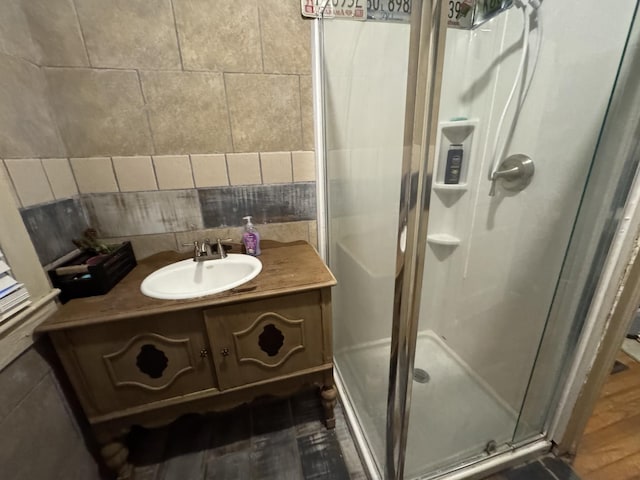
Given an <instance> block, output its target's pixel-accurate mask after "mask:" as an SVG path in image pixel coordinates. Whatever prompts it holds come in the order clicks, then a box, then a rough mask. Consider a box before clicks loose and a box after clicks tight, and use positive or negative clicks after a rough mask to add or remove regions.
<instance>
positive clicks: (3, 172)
mask: <svg viewBox="0 0 640 480" xmlns="http://www.w3.org/2000/svg"><path fill="white" fill-rule="evenodd" d="M0 176H3V177H4V179H5V182H6V183H7V186H8V187H9V191H10V192H11V195H12V196H13V199H14V200H15V202H16V207H18V208H20V207H21V206H22V204H21V203H20V199H19V198H18V194H17V193H16V189H15V188H13V182H12V181H11V177H10V176H9V171H8V170H7V167H5V166H4V162H3V161H2V160H0Z"/></svg>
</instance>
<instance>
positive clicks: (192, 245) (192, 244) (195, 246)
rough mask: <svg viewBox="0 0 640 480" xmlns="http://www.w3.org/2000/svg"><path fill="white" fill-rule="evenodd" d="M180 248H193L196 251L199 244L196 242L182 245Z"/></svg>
mask: <svg viewBox="0 0 640 480" xmlns="http://www.w3.org/2000/svg"><path fill="white" fill-rule="evenodd" d="M182 246H183V247H194V248H195V249H198V248H200V242H198V241H197V240H196V241H195V242H188V243H183V244H182Z"/></svg>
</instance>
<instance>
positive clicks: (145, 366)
mask: <svg viewBox="0 0 640 480" xmlns="http://www.w3.org/2000/svg"><path fill="white" fill-rule="evenodd" d="M53 340H54V344H55V346H56V349H57V350H58V352H61V353H62V355H63V358H62V360H63V363H64V365H65V369H66V371H67V372H68V373H70V374H71V373H72V375H71V378H72V380H73V378H74V377H75V378H77V380H78V381H76V382H75V383H76V384H77V385H76V390H78V387H79V389H80V390H82V391H83V395H82V396H83V397H85V401H83V402H82V403H83V407H84V409H85V412H86V413H87V414H88V415H89V416H90V417H93V416H98V415H107V414H110V413H113V412H118V411H124V410H126V409H128V408H131V407H135V406H138V405H148V406H151V405H152V404H153V403H154V402H158V401H161V400H165V399H170V398H175V397H180V396H182V395H187V394H189V393H193V392H199V391H203V390H210V389H215V388H216V387H217V381H216V378H215V370H214V368H213V365H212V362H211V359H210V358H209V357H208V355H201V352H207V351H208V348H209V347H208V340H207V334H206V330H205V328H204V324H203V322H202V313H201V312H199V311H193V310H191V311H186V312H176V313H167V314H163V315H157V316H152V317H147V318H134V319H131V320H130V321H122V322H118V323H117V324H99V325H91V326H86V327H81V328H75V329H69V330H65V331H63V332H56V333H55V334H54V335H53Z"/></svg>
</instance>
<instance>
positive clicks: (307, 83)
mask: <svg viewBox="0 0 640 480" xmlns="http://www.w3.org/2000/svg"><path fill="white" fill-rule="evenodd" d="M300 102H301V106H300V108H301V114H302V148H303V149H304V150H315V149H316V145H315V142H314V138H315V135H314V130H313V86H312V81H311V75H300Z"/></svg>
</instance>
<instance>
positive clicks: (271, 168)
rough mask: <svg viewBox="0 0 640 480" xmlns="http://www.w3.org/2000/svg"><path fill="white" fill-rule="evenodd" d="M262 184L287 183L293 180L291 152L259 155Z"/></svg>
mask: <svg viewBox="0 0 640 480" xmlns="http://www.w3.org/2000/svg"><path fill="white" fill-rule="evenodd" d="M260 165H261V167H262V182H263V183H287V182H291V181H292V180H293V174H292V172H291V152H262V153H260Z"/></svg>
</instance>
